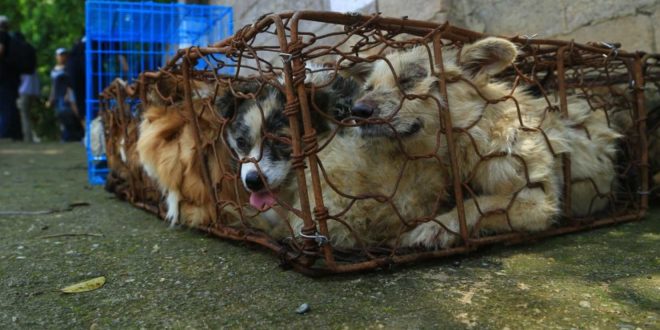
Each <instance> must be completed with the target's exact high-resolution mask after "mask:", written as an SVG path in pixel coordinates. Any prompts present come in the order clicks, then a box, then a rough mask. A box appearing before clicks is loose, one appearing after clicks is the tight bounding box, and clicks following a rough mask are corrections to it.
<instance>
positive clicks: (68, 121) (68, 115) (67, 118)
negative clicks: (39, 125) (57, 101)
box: [57, 109, 83, 142]
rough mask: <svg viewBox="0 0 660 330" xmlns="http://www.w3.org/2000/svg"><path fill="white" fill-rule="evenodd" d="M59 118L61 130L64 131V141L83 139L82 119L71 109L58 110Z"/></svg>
mask: <svg viewBox="0 0 660 330" xmlns="http://www.w3.org/2000/svg"><path fill="white" fill-rule="evenodd" d="M57 119H59V121H60V131H61V133H62V141H65V142H74V141H77V142H79V141H81V140H82V138H83V132H82V127H80V120H79V119H78V117H77V116H76V115H75V114H74V113H73V111H71V110H70V109H66V110H61V111H58V112H57Z"/></svg>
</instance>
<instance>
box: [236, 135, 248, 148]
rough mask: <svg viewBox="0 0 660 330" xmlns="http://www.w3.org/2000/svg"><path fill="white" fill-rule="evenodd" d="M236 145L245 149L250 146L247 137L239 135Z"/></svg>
mask: <svg viewBox="0 0 660 330" xmlns="http://www.w3.org/2000/svg"><path fill="white" fill-rule="evenodd" d="M236 147H237V148H238V149H245V148H247V147H248V142H247V140H246V139H245V138H242V137H239V138H238V139H236Z"/></svg>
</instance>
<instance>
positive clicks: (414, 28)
mask: <svg viewBox="0 0 660 330" xmlns="http://www.w3.org/2000/svg"><path fill="white" fill-rule="evenodd" d="M304 20H307V21H314V22H321V23H329V24H339V25H344V26H356V25H370V26H373V27H374V28H375V29H381V30H388V31H397V32H402V33H407V34H411V35H414V36H419V37H425V38H428V39H429V40H431V42H432V48H433V53H434V54H433V59H434V61H435V64H436V65H442V63H443V62H442V39H443V38H451V39H452V40H459V41H462V42H465V43H467V42H474V41H476V40H479V39H481V38H484V37H486V36H487V35H485V34H481V33H477V32H473V31H469V30H466V29H462V28H458V27H455V26H452V25H450V24H449V23H448V22H445V23H442V24H440V23H432V22H424V21H416V20H410V19H398V18H387V17H382V16H380V15H379V14H374V15H362V14H357V13H333V12H318V11H297V12H286V13H281V14H270V15H266V16H264V17H262V18H260V19H259V20H257V22H255V24H252V25H248V26H246V27H244V28H242V29H240V30H239V31H237V32H236V34H235V35H234V36H233V37H230V38H228V39H225V40H223V41H221V42H219V43H216V44H213V45H211V46H208V47H190V48H187V49H181V50H179V51H178V52H177V53H176V54H175V55H174V57H173V58H172V60H171V61H170V62H169V63H168V64H167V65H166V66H165V67H163V68H162V69H161V70H160V71H158V72H145V73H143V74H141V75H140V78H139V81H138V82H137V86H136V87H132V88H131V90H127V88H126V86H121V85H120V84H118V83H113V85H111V86H110V87H109V88H108V89H106V91H107V90H112V89H114V90H115V91H119V90H121V89H124V90H127V94H126V95H129V96H132V97H139V98H140V99H141V100H142V102H143V104H144V103H146V95H145V90H146V85H147V84H149V81H154V80H157V79H159V78H160V77H161V76H162V75H164V74H166V72H168V71H170V70H176V69H177V68H179V65H180V72H181V74H182V75H183V77H184V106H185V111H188V112H189V113H193V111H194V110H193V105H192V87H191V83H190V72H191V70H192V68H193V65H194V62H195V61H197V60H199V59H201V58H202V57H204V56H206V55H209V54H217V53H228V52H233V51H235V50H236V47H237V45H240V43H241V42H246V41H248V40H250V39H251V38H253V37H255V36H256V35H257V34H258V33H260V31H264V30H265V29H267V28H268V27H270V26H274V27H275V32H276V39H277V42H278V44H279V47H280V49H279V51H280V52H281V53H282V55H283V56H284V57H285V61H284V63H283V64H284V65H283V75H284V78H285V79H284V86H285V89H284V93H285V95H286V101H287V102H286V109H287V110H286V112H287V116H288V117H289V124H290V127H291V130H292V146H293V151H292V155H291V157H292V162H293V164H294V166H293V170H294V171H296V179H297V183H298V184H297V186H298V190H299V191H298V193H299V197H300V199H301V200H300V201H301V211H302V220H303V222H304V227H303V230H302V233H303V234H305V236H303V237H304V238H303V242H304V246H303V249H302V250H301V251H291V250H290V249H287V248H286V246H283V245H282V244H281V243H280V242H277V241H275V240H273V239H272V238H271V237H268V235H266V234H260V233H254V232H245V231H242V230H240V229H237V228H232V227H228V226H206V227H201V228H199V229H201V230H203V231H206V232H209V233H211V234H213V235H215V236H218V237H221V238H225V239H231V240H239V241H246V242H251V243H255V244H258V245H261V246H264V247H266V248H268V249H270V250H272V251H274V252H275V253H276V254H277V256H278V257H279V258H280V260H281V261H282V263H283V264H285V265H288V266H290V267H292V268H293V269H295V270H296V271H299V272H301V273H304V274H307V275H312V276H316V275H324V274H336V273H348V272H356V271H365V270H372V269H382V268H389V267H392V266H393V265H396V264H404V263H411V262H417V261H421V260H428V259H434V258H440V257H445V256H449V255H454V254H464V253H469V252H472V251H474V250H476V249H479V248H481V247H483V246H486V245H492V244H495V243H506V244H517V243H522V242H527V241H534V240H538V239H541V238H545V237H550V236H556V235H561V234H566V233H572V232H578V231H584V230H589V229H594V228H599V227H604V226H608V225H612V224H616V223H623V222H629V221H636V220H640V219H642V218H643V217H644V216H645V215H646V213H647V210H648V206H649V205H648V204H649V200H648V194H647V192H648V191H649V185H648V182H649V173H648V166H649V165H648V152H647V149H648V141H647V137H646V109H645V99H644V91H645V90H644V86H645V79H644V78H645V77H644V73H643V69H644V64H645V63H646V61H647V60H648V59H649V58H658V55H648V54H645V53H642V52H626V51H624V50H620V49H617V48H616V47H607V46H605V47H603V45H594V44H579V43H576V42H574V41H560V40H546V39H533V38H530V37H527V36H513V37H504V38H505V39H507V40H510V41H512V42H515V43H523V44H533V45H544V46H549V47H553V48H550V49H547V50H548V52H553V51H554V52H556V53H557V54H560V56H558V57H557V63H556V73H557V76H558V86H557V95H558V96H559V101H560V111H561V114H562V115H563V116H566V115H567V111H568V110H567V95H568V94H567V89H568V87H567V82H566V80H565V74H566V70H567V63H566V57H565V56H564V54H570V52H571V51H572V50H574V49H579V50H583V51H587V52H590V53H593V54H598V55H602V56H603V57H604V58H606V59H607V58H609V57H612V58H618V59H622V60H625V61H626V62H627V63H628V64H629V65H630V69H631V71H632V74H633V77H632V81H633V82H634V83H633V86H632V89H633V94H634V99H633V102H634V106H635V109H634V111H635V113H636V114H637V118H636V119H637V121H636V128H637V132H636V133H638V134H639V136H638V138H639V140H638V142H639V150H640V159H639V160H638V162H639V163H638V164H637V165H638V166H639V169H640V176H639V178H640V181H641V182H640V185H639V188H640V191H639V192H638V193H639V208H638V210H637V212H630V213H629V214H625V215H620V216H614V217H611V216H610V217H604V218H601V219H596V220H594V221H590V222H580V221H577V222H576V221H571V224H570V225H564V226H561V227H552V228H549V229H547V230H544V231H542V232H539V233H525V232H510V233H504V234H497V235H495V236H486V237H478V238H474V237H469V233H468V229H467V225H466V222H465V215H464V211H462V209H463V208H464V206H463V205H462V204H463V198H462V196H463V187H462V185H463V184H462V183H461V182H460V179H459V176H458V175H457V173H458V172H457V171H458V169H457V164H456V150H453V149H454V142H451V143H448V148H449V154H450V158H451V161H452V163H451V171H452V172H453V174H454V175H453V176H452V177H453V180H454V181H453V182H452V187H453V190H454V191H453V193H454V196H455V200H456V206H457V208H458V210H459V212H458V216H459V224H460V236H461V238H462V239H463V243H462V244H461V245H460V246H456V247H451V248H445V249H441V250H433V251H416V252H413V253H408V254H397V253H396V251H392V253H391V254H390V255H385V256H379V257H375V258H373V259H369V260H363V261H358V262H354V263H343V264H341V263H338V262H337V261H336V260H335V258H334V252H333V248H332V246H331V245H329V244H324V245H320V246H319V244H318V241H317V240H315V235H316V234H320V235H323V236H325V237H328V229H327V226H326V225H325V224H326V221H327V219H328V210H327V208H325V206H324V204H323V191H322V189H321V185H320V180H321V175H320V173H319V165H318V164H317V162H316V159H315V157H314V153H313V152H309V151H310V150H312V151H313V150H316V148H317V147H318V141H317V139H316V135H315V132H314V128H313V125H312V122H311V118H310V107H309V104H307V98H306V95H307V91H306V90H305V87H304V85H303V83H302V81H303V80H304V76H303V78H302V79H301V78H300V74H303V75H304V68H305V64H304V62H303V60H302V59H301V56H300V51H301V49H302V47H301V45H300V43H299V40H300V39H299V30H298V27H299V24H300V22H301V21H304ZM287 59H288V60H287ZM570 65H576V64H575V63H570ZM656 78H660V77H656ZM446 88H447V81H445V77H444V76H442V75H441V76H440V85H439V89H440V93H441V95H443V96H444V97H445V99H447V90H446ZM120 93H121V92H120ZM115 95H117V94H115ZM110 97H112V96H110ZM450 102H451V100H450ZM297 112H300V114H301V117H302V124H303V125H302V127H299V125H298V122H297V120H296V119H295V116H296V114H297ZM444 114H445V116H444V117H445V118H444V120H445V122H446V123H447V125H449V126H448V127H452V126H451V117H450V116H449V112H448V111H444ZM193 117H194V116H193ZM195 118H196V117H195ZM194 125H195V127H196V130H195V131H196V133H195V134H194V138H195V141H196V145H197V146H198V147H199V146H200V135H199V124H198V123H197V121H195V122H194ZM446 138H447V139H448V141H454V137H453V136H452V130H447V131H446ZM303 141H304V142H305V150H303V148H302V143H303ZM200 150H201V149H200V148H197V157H198V158H199V159H203V157H204V156H203V155H202V154H201V151H200ZM562 157H563V160H562V162H563V176H564V182H572V181H571V178H570V156H567V155H563V156H562ZM305 164H307V171H309V172H310V174H311V180H312V184H311V185H312V191H311V194H310V192H309V191H308V184H307V182H306V181H307V177H306V175H305ZM202 173H203V179H204V182H205V184H206V187H208V188H209V189H210V191H209V192H210V194H211V195H212V196H214V195H215V194H214V191H213V183H212V182H211V179H210V176H209V169H208V167H207V166H204V169H203V172H202ZM564 186H565V187H566V188H565V189H564V192H563V193H564V196H566V198H567V199H568V203H566V202H565V203H564V204H563V207H564V212H565V214H566V215H568V216H570V209H571V205H570V200H571V199H570V193H571V192H570V186H571V185H570V184H565V185H564ZM309 196H311V199H313V202H314V203H313V205H316V207H315V208H313V209H312V206H311V205H312V200H310V198H309ZM216 202H217V201H216ZM133 203H134V204H135V205H136V206H138V207H142V208H144V209H146V210H148V211H151V212H153V213H156V214H158V215H160V216H162V215H163V213H162V208H159V207H153V205H147V204H144V203H141V202H139V201H133ZM317 223H318V224H319V225H318V226H317V225H316V224H317ZM318 260H322V262H323V265H321V266H320V267H319V265H317V264H315V262H316V261H318Z"/></svg>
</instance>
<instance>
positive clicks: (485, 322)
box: [0, 141, 660, 329]
mask: <svg viewBox="0 0 660 330" xmlns="http://www.w3.org/2000/svg"><path fill="white" fill-rule="evenodd" d="M71 203H79V204H83V205H81V206H79V207H75V208H72V209H67V207H68V205H70V204H71ZM85 203H88V204H89V205H87V206H85V205H84V204H85ZM49 210H51V211H52V210H56V211H55V212H51V213H48V214H40V213H39V212H33V211H49ZM57 210H59V211H57ZM7 211H28V212H33V213H24V214H19V215H16V214H14V215H8V214H7ZM3 212H4V213H3ZM64 234H66V235H64ZM659 248H660V208H655V209H654V210H653V211H652V212H651V215H650V216H649V217H648V218H647V219H646V220H645V221H642V222H636V223H630V224H625V225H620V226H615V227H609V228H605V229H600V230H595V231H591V232H586V233H579V234H573V235H568V236H563V237H557V238H551V239H547V240H544V241H542V242H539V243H537V244H530V245H519V246H512V247H495V248H490V249H487V250H486V251H482V252H479V253H476V254H472V255H469V256H467V257H462V258H451V259H445V260H436V261H432V262H427V263H423V264H420V265H416V266H407V267H400V268H398V269H396V270H393V271H381V272H373V273H367V274H354V275H344V276H330V277H325V278H320V279H314V278H309V277H305V276H303V275H301V274H298V273H295V272H293V271H283V270H281V269H280V268H278V266H277V264H278V263H277V259H276V258H275V257H274V256H273V255H272V254H271V253H270V252H268V251H266V250H264V249H261V248H255V247H251V246H246V245H244V244H240V243H232V242H226V241H222V240H219V239H216V238H213V237H210V236H206V235H205V234H202V233H200V232H198V231H194V230H188V229H168V227H167V225H166V224H165V223H164V222H161V221H159V220H158V219H157V218H156V217H155V216H153V215H151V214H148V213H146V212H143V211H141V210H138V209H135V208H133V207H132V206H131V205H129V204H127V203H124V202H120V201H118V200H117V199H115V197H114V196H113V195H111V194H109V193H107V192H105V191H104V190H103V189H102V188H101V187H90V186H88V185H87V183H86V169H85V161H84V152H83V148H82V146H80V145H78V144H58V143H52V144H39V145H26V144H18V143H10V142H6V141H5V142H0V288H1V289H0V328H2V329H10V328H30V329H35V328H37V329H42V328H55V329H104V328H131V329H137V328H149V329H151V328H176V329H180V328H195V329H196V328H224V327H227V328H257V327H266V328H309V327H313V328H382V327H385V328H440V329H442V328H446V329H457V328H475V329H534V328H543V329H545V328H552V329H555V328H558V329H569V328H577V329H658V328H660V322H659V321H658V318H659V317H660V253H659ZM100 275H104V276H106V277H107V283H106V284H105V286H104V287H103V288H101V289H98V290H96V291H91V292H86V293H79V294H68V295H67V294H62V293H59V292H58V291H57V290H58V289H59V288H62V287H64V286H66V285H69V284H73V283H76V282H79V281H83V280H86V279H89V278H92V277H96V276H100ZM303 303H307V304H309V306H310V307H311V310H310V311H309V312H307V313H306V314H303V315H299V314H296V312H295V310H296V308H298V306H299V305H301V304H303Z"/></svg>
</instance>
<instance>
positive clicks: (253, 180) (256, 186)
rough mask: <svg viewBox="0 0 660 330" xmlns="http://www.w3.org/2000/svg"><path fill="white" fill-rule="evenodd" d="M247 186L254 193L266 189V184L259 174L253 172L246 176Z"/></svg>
mask: <svg viewBox="0 0 660 330" xmlns="http://www.w3.org/2000/svg"><path fill="white" fill-rule="evenodd" d="M245 186H247V188H248V189H250V190H252V191H259V190H261V189H263V188H264V182H263V181H262V180H261V177H260V176H259V172H257V171H252V172H248V174H247V175H246V176H245Z"/></svg>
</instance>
